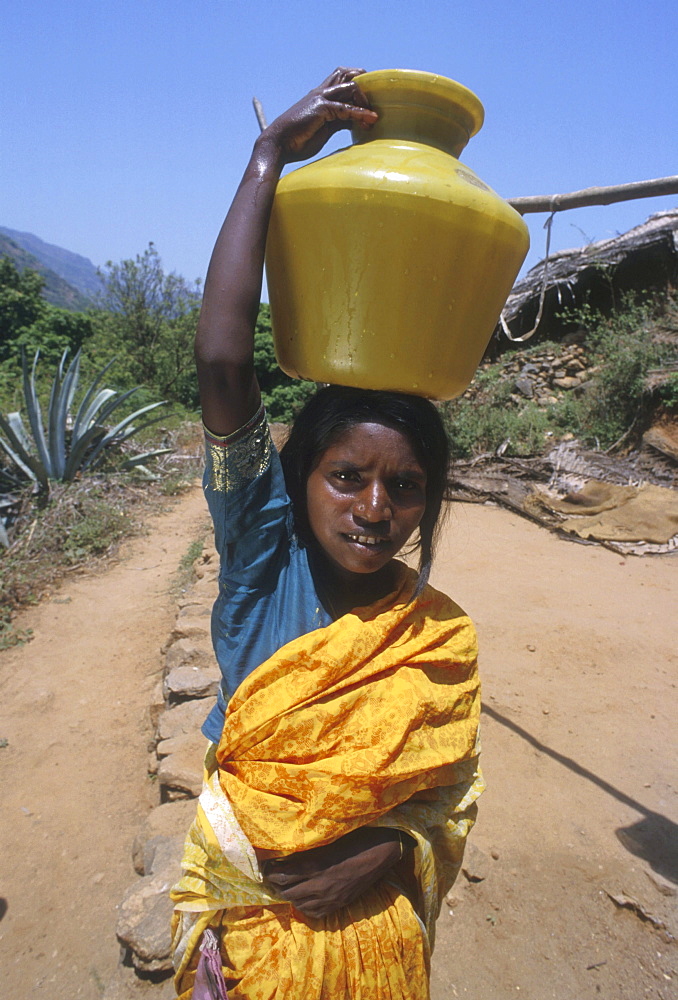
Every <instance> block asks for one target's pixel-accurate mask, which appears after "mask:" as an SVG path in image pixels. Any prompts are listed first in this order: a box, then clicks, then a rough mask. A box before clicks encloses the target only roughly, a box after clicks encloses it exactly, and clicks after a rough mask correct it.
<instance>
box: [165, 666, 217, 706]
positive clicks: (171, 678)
mask: <svg viewBox="0 0 678 1000" xmlns="http://www.w3.org/2000/svg"><path fill="white" fill-rule="evenodd" d="M220 680H221V673H220V672H219V668H218V667H217V665H216V664H214V665H213V666H211V667H210V668H209V669H204V668H201V667H196V666H193V667H192V666H186V667H175V668H174V669H173V670H170V672H169V673H168V674H167V676H166V677H165V681H164V685H163V690H164V692H165V697H166V698H167V700H168V701H183V700H184V699H186V698H209V697H212V696H215V695H216V693H217V691H218V690H219V682H220Z"/></svg>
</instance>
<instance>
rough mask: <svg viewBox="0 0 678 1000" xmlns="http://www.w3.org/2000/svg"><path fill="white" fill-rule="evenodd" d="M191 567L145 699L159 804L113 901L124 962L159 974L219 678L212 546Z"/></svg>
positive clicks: (162, 975)
mask: <svg viewBox="0 0 678 1000" xmlns="http://www.w3.org/2000/svg"><path fill="white" fill-rule="evenodd" d="M194 570H195V580H194V582H193V583H192V585H191V586H190V588H189V589H188V590H187V592H186V593H185V594H184V595H183V596H182V597H181V598H180V599H179V601H178V613H177V617H176V622H175V625H174V628H173V629H172V632H171V634H170V636H169V639H168V641H167V644H166V646H165V647H164V649H163V651H162V652H163V655H164V659H165V665H164V672H163V679H162V681H160V682H159V683H158V686H157V688H156V691H155V695H154V698H153V702H152V704H151V706H150V713H151V723H152V726H153V730H154V733H155V736H154V739H153V742H152V745H151V749H150V756H149V764H148V770H149V774H150V775H151V776H152V777H153V778H154V779H155V780H156V781H157V785H158V797H159V800H160V804H159V805H158V806H156V808H155V809H153V810H152V811H151V812H150V813H149V815H148V817H147V818H146V820H145V822H144V824H143V826H142V828H141V829H140V830H139V833H138V835H137V837H136V839H135V841H134V844H133V847H132V860H133V863H134V869H135V871H136V872H137V873H138V875H139V877H138V878H137V879H136V880H135V881H134V882H133V883H132V884H131V885H130V887H129V888H128V890H127V892H126V893H125V895H124V896H123V899H122V900H121V902H120V904H119V907H118V911H119V916H118V922H117V928H116V931H117V935H118V939H119V941H120V943H121V945H122V952H123V961H124V963H125V965H126V966H128V967H132V968H134V970H135V971H136V972H137V973H138V974H141V976H142V977H145V978H148V979H150V980H156V981H158V980H159V981H161V982H162V980H166V979H167V977H169V975H170V974H171V971H172V963H171V958H170V918H171V914H172V903H171V901H170V899H169V895H168V892H169V889H170V887H171V886H172V885H173V884H174V883H175V882H176V881H177V879H178V877H179V874H180V869H181V864H180V862H181V854H182V848H183V842H184V838H185V836H186V831H187V830H188V828H189V826H190V824H191V822H192V820H193V818H194V816H195V808H196V803H195V799H196V796H198V795H199V794H200V790H201V786H202V760H203V757H204V753H205V747H206V740H205V737H204V736H203V735H202V733H201V732H200V727H201V726H202V724H203V722H204V721H205V718H206V716H207V714H208V712H209V711H210V709H211V707H212V705H213V704H214V700H215V696H216V692H217V689H218V685H219V680H220V673H219V668H218V666H217V663H216V660H215V657H214V652H213V649H212V640H211V636H210V615H211V610H212V604H213V603H214V599H215V597H216V593H217V586H218V583H217V576H218V556H217V554H216V552H215V551H214V549H213V548H212V547H211V546H210V547H206V548H205V549H204V550H203V554H202V556H201V557H200V558H199V559H198V560H197V561H196V563H195V566H194ZM149 985H150V984H149ZM134 987H135V984H134V983H129V982H128V983H127V984H126V987H125V988H123V987H121V985H120V982H119V983H118V984H117V985H116V986H115V987H114V989H113V991H112V992H111V991H109V992H108V993H107V994H106V1000H117V998H118V997H120V998H121V1000H122V997H123V996H124V997H125V1000H126V998H127V997H128V996H132V995H136V990H135V988H134ZM158 989H160V987H158ZM172 996H174V991H173V989H172V988H171V984H170V983H167V982H165V984H164V987H163V988H162V991H161V992H160V993H158V1000H161V998H162V1000H164V998H165V997H172Z"/></svg>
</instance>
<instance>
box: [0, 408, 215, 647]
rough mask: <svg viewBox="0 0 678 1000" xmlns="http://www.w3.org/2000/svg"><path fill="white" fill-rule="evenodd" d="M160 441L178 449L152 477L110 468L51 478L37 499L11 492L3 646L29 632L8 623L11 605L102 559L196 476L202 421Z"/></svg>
mask: <svg viewBox="0 0 678 1000" xmlns="http://www.w3.org/2000/svg"><path fill="white" fill-rule="evenodd" d="M163 446H166V447H173V448H174V449H175V450H174V452H173V453H172V454H170V455H165V456H163V458H162V459H161V460H160V461H159V462H157V463H156V464H155V465H154V466H153V472H154V474H158V478H157V479H143V478H140V477H141V476H143V473H136V474H135V473H125V474H122V473H113V474H109V475H97V476H94V475H93V476H87V477H83V478H82V479H80V480H78V481H76V482H73V483H67V484H63V483H54V484H53V485H52V488H51V491H50V497H49V501H48V502H47V503H46V504H44V505H42V506H38V504H37V502H36V498H35V497H34V496H33V495H32V492H31V489H30V488H28V487H26V488H25V489H24V490H23V491H19V492H17V491H15V492H14V493H13V496H14V497H15V499H16V503H15V505H14V510H15V516H14V518H13V521H12V524H11V526H10V527H9V530H8V534H9V540H10V546H9V548H8V549H0V608H2V611H1V612H0V649H2V648H3V647H5V646H8V645H13V644H15V643H17V642H23V641H26V640H27V639H28V638H30V636H26V635H22V634H20V633H19V632H17V631H16V630H15V629H14V628H13V626H12V615H13V612H15V611H16V610H17V609H19V608H22V607H25V606H27V605H29V604H35V603H37V602H38V601H40V600H42V598H44V597H45V596H46V595H47V594H49V593H50V592H51V591H52V590H53V589H54V588H55V587H56V586H57V584H58V583H59V581H60V580H62V579H63V578H64V577H66V576H67V575H68V574H70V573H74V572H78V571H82V570H89V569H93V568H96V567H97V566H101V565H103V564H105V562H106V560H108V559H110V558H111V556H112V555H114V554H115V553H116V551H117V549H118V547H119V545H120V543H121V542H122V541H123V540H124V539H126V538H130V537H132V536H134V535H138V534H139V533H141V532H142V531H143V530H144V525H145V522H146V520H147V518H148V517H149V516H150V515H152V514H154V513H156V512H158V511H160V510H162V509H163V508H165V507H166V506H167V503H168V497H174V496H177V495H179V494H181V493H182V492H184V491H185V490H186V489H188V488H190V486H191V485H192V484H193V483H194V482H195V480H196V477H197V476H198V475H199V473H200V470H201V468H202V462H203V458H202V435H201V432H200V430H199V425H198V431H197V432H196V429H195V427H194V426H193V425H186V426H182V427H180V428H178V429H177V430H174V431H171V432H168V433H167V434H166V435H165V439H164V441H163Z"/></svg>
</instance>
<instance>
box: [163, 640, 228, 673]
mask: <svg viewBox="0 0 678 1000" xmlns="http://www.w3.org/2000/svg"><path fill="white" fill-rule="evenodd" d="M215 662H216V661H215V657H214V651H213V649H212V642H211V640H210V641H205V640H204V639H203V640H202V641H200V640H199V639H177V641H176V642H173V643H172V645H171V646H170V647H169V649H168V650H167V654H166V656H165V669H166V670H168V671H169V670H174V668H175V667H187V666H191V667H211V666H213V665H214V664H215Z"/></svg>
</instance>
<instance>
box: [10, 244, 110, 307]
mask: <svg viewBox="0 0 678 1000" xmlns="http://www.w3.org/2000/svg"><path fill="white" fill-rule="evenodd" d="M17 249H18V250H19V251H20V252H21V251H23V254H24V256H23V257H22V256H21V253H17ZM0 254H9V255H10V256H11V257H14V258H15V260H16V262H17V266H18V267H20V268H24V267H32V268H34V269H35V270H36V271H39V272H40V274H42V275H44V277H45V279H46V286H45V298H46V299H47V301H48V302H52V303H53V304H54V305H60V306H64V307H65V308H67V309H82V308H84V307H85V306H87V305H88V304H89V301H90V300H91V299H93V298H94V297H95V296H96V295H97V293H98V292H100V291H101V281H100V279H99V276H98V274H97V269H96V267H95V266H94V264H93V263H92V261H91V260H88V258H87V257H82V256H80V254H77V253H73V252H72V251H71V250H64V248H63V247H58V246H55V245H54V244H53V243H45V242H44V240H41V239H40V238H39V237H38V236H34V235H33V234H32V233H22V232H19V231H18V230H16V229H8V228H7V227H6V226H0ZM36 261H37V266H36V263H35V262H36ZM57 299H58V300H60V301H57Z"/></svg>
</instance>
